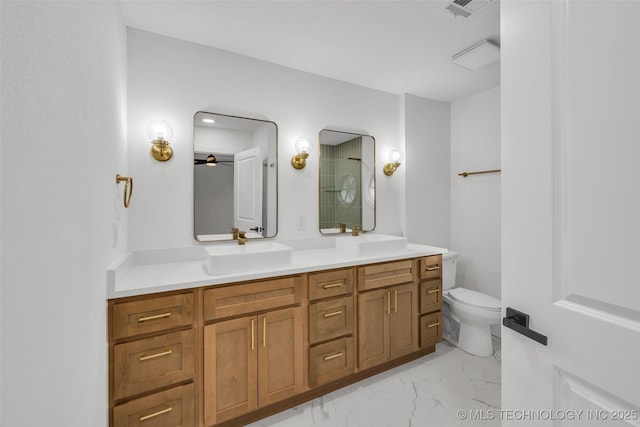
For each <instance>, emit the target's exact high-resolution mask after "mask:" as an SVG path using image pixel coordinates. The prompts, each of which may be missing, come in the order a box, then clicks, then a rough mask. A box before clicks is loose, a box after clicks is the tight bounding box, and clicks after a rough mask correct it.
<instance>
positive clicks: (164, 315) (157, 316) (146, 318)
mask: <svg viewBox="0 0 640 427" xmlns="http://www.w3.org/2000/svg"><path fill="white" fill-rule="evenodd" d="M170 316H171V312H168V313H162V314H156V315H155V316H147V317H141V318H139V319H138V322H146V321H147V320H156V319H163V318H165V317H170Z"/></svg>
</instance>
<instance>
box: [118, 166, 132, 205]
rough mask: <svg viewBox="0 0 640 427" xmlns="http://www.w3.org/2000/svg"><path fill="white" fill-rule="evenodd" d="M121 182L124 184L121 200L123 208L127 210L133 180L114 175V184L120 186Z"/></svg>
mask: <svg viewBox="0 0 640 427" xmlns="http://www.w3.org/2000/svg"><path fill="white" fill-rule="evenodd" d="M123 181H124V182H125V184H124V197H123V198H122V201H123V203H124V207H125V208H128V207H129V205H130V204H131V195H132V194H133V178H131V177H128V176H121V175H120V174H116V183H117V184H120V183H121V182H123Z"/></svg>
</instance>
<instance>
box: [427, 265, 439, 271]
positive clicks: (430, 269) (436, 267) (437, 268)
mask: <svg viewBox="0 0 640 427" xmlns="http://www.w3.org/2000/svg"><path fill="white" fill-rule="evenodd" d="M426 270H427V271H436V270H440V266H439V265H438V264H436V265H432V266H431V267H427V269H426Z"/></svg>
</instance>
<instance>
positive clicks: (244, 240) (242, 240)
mask: <svg viewBox="0 0 640 427" xmlns="http://www.w3.org/2000/svg"><path fill="white" fill-rule="evenodd" d="M245 233H246V232H245V231H238V244H239V245H244V244H245V243H247V242H248V241H249V239H247V238H246V237H245Z"/></svg>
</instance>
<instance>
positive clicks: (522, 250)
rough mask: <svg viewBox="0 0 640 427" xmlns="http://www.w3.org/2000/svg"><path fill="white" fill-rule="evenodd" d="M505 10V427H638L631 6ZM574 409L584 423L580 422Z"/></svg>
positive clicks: (637, 9) (635, 25) (638, 213)
mask: <svg viewBox="0 0 640 427" xmlns="http://www.w3.org/2000/svg"><path fill="white" fill-rule="evenodd" d="M500 6H501V14H502V17H501V26H502V28H501V50H502V75H501V79H502V84H501V93H502V106H501V108H502V146H503V163H502V170H503V174H502V179H503V181H502V191H503V194H502V203H503V207H502V221H503V226H502V264H503V270H502V301H503V306H504V307H512V308H514V309H517V310H520V311H522V312H524V313H527V314H529V315H530V324H529V327H530V329H532V330H534V331H536V332H539V333H541V334H543V335H546V336H547V337H548V344H547V345H546V346H545V345H542V344H539V343H538V342H536V341H534V340H532V339H529V338H528V337H526V336H524V335H522V334H520V333H518V332H516V331H514V330H512V329H509V328H507V327H504V326H503V328H502V348H503V352H502V357H503V360H502V363H503V367H502V373H503V375H502V381H503V388H502V412H501V413H500V417H501V418H502V420H503V425H518V426H520V425H532V426H539V425H559V426H564V425H591V424H593V425H598V426H602V425H612V426H623V425H635V426H638V425H640V409H639V408H640V269H639V268H638V267H640V46H639V45H638V43H639V42H640V2H639V1H609V0H607V1H570V2H569V1H566V0H561V1H546V0H537V1H517V0H515V1H511V0H503V1H501V2H500ZM580 411H583V412H580Z"/></svg>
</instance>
